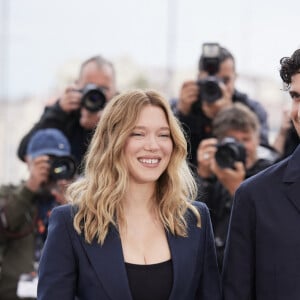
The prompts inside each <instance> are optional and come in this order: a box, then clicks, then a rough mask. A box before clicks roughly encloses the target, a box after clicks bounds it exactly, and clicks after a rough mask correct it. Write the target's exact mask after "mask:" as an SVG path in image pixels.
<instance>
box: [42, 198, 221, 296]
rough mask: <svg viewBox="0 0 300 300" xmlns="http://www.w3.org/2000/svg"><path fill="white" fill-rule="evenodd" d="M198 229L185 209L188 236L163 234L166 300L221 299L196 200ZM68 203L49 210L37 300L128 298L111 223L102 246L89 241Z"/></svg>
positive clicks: (205, 220) (206, 225) (209, 238)
mask: <svg viewBox="0 0 300 300" xmlns="http://www.w3.org/2000/svg"><path fill="white" fill-rule="evenodd" d="M195 206H197V208H198V209H199V211H200V213H201V220H202V227H201V228H198V227H196V218H195V217H194V216H193V215H192V213H191V212H188V213H187V216H186V217H187V220H188V225H189V228H188V235H189V236H188V238H183V237H175V236H173V235H172V234H170V233H167V238H168V242H169V246H170V250H171V256H172V262H173V288H172V291H171V295H170V298H169V299H170V300H193V299H201V300H214V299H220V298H221V292H220V282H219V274H218V269H217V263H216V254H215V248H214V241H213V235H212V228H211V223H210V218H209V213H208V209H207V207H206V206H205V204H203V203H195ZM72 222H73V217H72V209H71V206H69V205H67V206H60V207H58V208H55V209H54V210H53V211H52V214H51V217H50V223H49V227H48V237H47V241H46V244H45V247H44V251H43V255H42V258H41V262H40V267H39V284H38V299H39V300H45V299H49V300H50V299H51V300H60V299H62V300H69V299H70V300H71V299H72V300H73V299H74V297H75V296H77V297H78V298H79V299H81V300H83V299H86V300H93V299H95V300H96V299H97V300H132V297H131V292H130V289H129V284H128V280H127V273H126V268H125V264H124V258H123V253H122V246H121V240H120V237H119V234H118V232H117V230H116V229H115V228H114V227H113V226H112V227H111V229H110V231H109V233H108V236H107V238H106V240H105V242H104V244H103V246H100V245H99V244H97V242H96V241H94V242H92V243H91V244H87V243H86V242H85V241H84V238H83V236H81V235H78V234H77V233H76V231H75V230H74V228H73V223H72Z"/></svg>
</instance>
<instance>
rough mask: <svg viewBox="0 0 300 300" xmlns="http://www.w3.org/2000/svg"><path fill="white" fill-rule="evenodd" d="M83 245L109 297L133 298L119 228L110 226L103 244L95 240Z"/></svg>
mask: <svg viewBox="0 0 300 300" xmlns="http://www.w3.org/2000/svg"><path fill="white" fill-rule="evenodd" d="M83 246H84V248H85V251H86V253H87V255H88V257H89V259H90V262H91V265H92V267H93V268H94V269H95V271H96V273H97V276H98V279H99V280H100V281H101V283H102V286H103V289H104V290H105V291H106V292H107V294H108V295H109V297H110V298H111V299H112V300H114V299H116V300H118V299H124V300H132V297H131V293H130V289H129V284H128V279H127V272H126V268H125V263H124V257H123V252H122V246H121V240H120V237H119V234H118V232H117V230H116V229H115V228H114V227H113V226H112V227H111V228H110V231H109V233H108V235H107V237H106V239H105V242H104V244H103V245H102V246H101V245H99V244H98V243H97V242H96V241H95V240H94V241H93V242H92V243H91V244H87V243H85V242H84V241H83Z"/></svg>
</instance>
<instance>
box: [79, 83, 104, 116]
mask: <svg viewBox="0 0 300 300" xmlns="http://www.w3.org/2000/svg"><path fill="white" fill-rule="evenodd" d="M82 94H83V95H82V98H81V103H82V106H83V107H84V108H86V109H87V110H89V111H91V112H96V111H99V110H101V109H103V108H104V106H105V103H106V97H105V94H104V93H103V90H102V89H101V88H100V87H98V86H96V85H95V84H88V85H86V86H85V88H84V89H83V90H82Z"/></svg>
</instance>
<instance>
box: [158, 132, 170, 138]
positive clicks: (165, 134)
mask: <svg viewBox="0 0 300 300" xmlns="http://www.w3.org/2000/svg"><path fill="white" fill-rule="evenodd" d="M159 136H160V137H164V138H169V137H170V134H169V133H162V134H160V135H159Z"/></svg>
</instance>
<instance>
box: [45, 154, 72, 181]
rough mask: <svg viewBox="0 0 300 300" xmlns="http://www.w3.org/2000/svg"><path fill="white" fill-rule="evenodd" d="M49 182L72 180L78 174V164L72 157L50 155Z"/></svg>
mask: <svg viewBox="0 0 300 300" xmlns="http://www.w3.org/2000/svg"><path fill="white" fill-rule="evenodd" d="M49 157H50V159H49V164H50V171H49V181H52V182H53V181H54V182H55V181H58V180H61V179H72V178H73V176H74V174H75V172H76V163H75V161H74V159H73V158H72V156H53V155H49Z"/></svg>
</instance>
